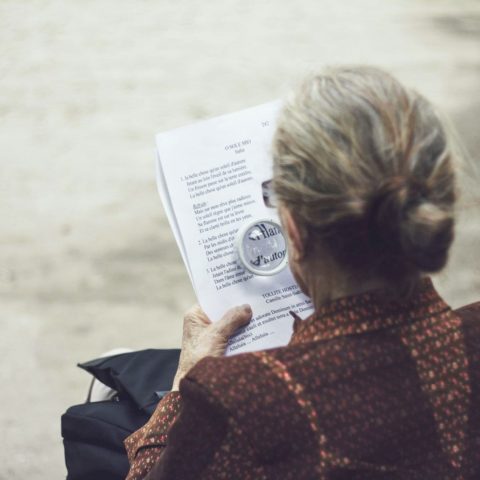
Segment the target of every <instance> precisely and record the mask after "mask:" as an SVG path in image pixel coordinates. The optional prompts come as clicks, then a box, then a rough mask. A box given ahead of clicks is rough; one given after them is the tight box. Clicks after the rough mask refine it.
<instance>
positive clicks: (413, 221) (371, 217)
mask: <svg viewBox="0 0 480 480" xmlns="http://www.w3.org/2000/svg"><path fill="white" fill-rule="evenodd" d="M367 217H368V224H369V229H370V234H371V238H372V241H373V244H374V247H376V248H377V249H380V252H379V253H380V254H383V255H385V256H386V257H388V256H390V257H392V258H393V257H396V258H398V257H403V258H404V259H405V260H407V261H408V262H410V263H411V264H413V265H414V266H416V267H417V268H418V269H419V270H421V271H424V272H436V271H439V270H441V269H442V268H443V267H444V266H445V264H446V262H447V258H448V250H449V247H450V245H451V243H452V240H453V231H454V228H453V227H454V219H453V212H452V211H451V209H445V208H441V207H440V206H438V205H436V204H435V203H433V202H432V201H430V200H429V199H428V190H427V188H426V186H425V185H423V184H422V183H420V182H419V181H418V180H415V179H407V178H404V177H392V178H390V179H389V180H387V181H386V182H385V183H384V184H382V185H381V186H380V188H379V189H378V190H377V192H376V194H375V196H374V197H373V198H372V200H371V202H370V208H369V212H368V213H367Z"/></svg>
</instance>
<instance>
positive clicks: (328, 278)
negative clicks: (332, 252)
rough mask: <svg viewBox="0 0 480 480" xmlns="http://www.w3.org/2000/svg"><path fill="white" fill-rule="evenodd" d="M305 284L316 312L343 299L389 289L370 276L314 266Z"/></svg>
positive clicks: (384, 282) (306, 277)
mask: <svg viewBox="0 0 480 480" xmlns="http://www.w3.org/2000/svg"><path fill="white" fill-rule="evenodd" d="M303 277H304V284H305V285H306V290H308V291H307V292H305V293H307V295H308V296H309V297H310V299H311V300H312V302H313V305H314V307H315V310H317V309H318V308H319V307H320V306H321V305H323V304H324V303H326V302H330V301H332V300H336V299H338V298H342V297H349V296H352V295H358V294H361V293H365V292H368V291H371V290H378V289H385V288H387V287H388V285H387V282H386V281H385V280H382V279H379V278H368V276H365V277H362V276H354V275H352V274H348V273H345V272H343V271H340V270H338V269H337V268H331V269H326V270H324V269H317V268H314V266H312V268H310V269H309V271H307V272H304V276H303Z"/></svg>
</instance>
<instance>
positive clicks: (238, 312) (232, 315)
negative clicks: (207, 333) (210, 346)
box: [216, 304, 252, 338]
mask: <svg viewBox="0 0 480 480" xmlns="http://www.w3.org/2000/svg"><path fill="white" fill-rule="evenodd" d="M251 319H252V309H251V307H250V305H246V304H245V305H241V306H239V307H234V308H231V309H230V310H227V312H226V313H225V315H224V316H223V317H222V318H221V319H220V320H219V321H218V322H217V323H216V328H217V329H218V332H219V333H220V334H221V335H222V336H224V337H225V338H230V336H231V335H232V334H233V333H234V332H235V330H237V329H238V328H240V327H243V326H244V325H246V324H247V323H248V322H250V320H251Z"/></svg>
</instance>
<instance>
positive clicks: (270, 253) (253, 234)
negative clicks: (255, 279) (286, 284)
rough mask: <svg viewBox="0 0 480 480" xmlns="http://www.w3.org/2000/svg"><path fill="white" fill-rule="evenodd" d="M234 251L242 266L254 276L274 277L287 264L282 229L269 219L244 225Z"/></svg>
mask: <svg viewBox="0 0 480 480" xmlns="http://www.w3.org/2000/svg"><path fill="white" fill-rule="evenodd" d="M236 250H237V253H238V258H239V260H240V263H241V264H242V266H243V267H244V268H245V269H246V270H248V271H249V272H251V273H253V274H255V275H275V274H277V273H279V272H281V271H282V270H283V269H284V268H285V267H286V266H287V264H288V257H287V241H286V239H285V235H284V234H283V230H282V227H281V226H280V224H279V223H278V222H276V221H275V220H272V219H269V218H264V219H261V220H255V221H254V222H251V223H247V224H246V225H244V226H243V227H242V228H241V229H240V230H239V231H238V234H237V239H236Z"/></svg>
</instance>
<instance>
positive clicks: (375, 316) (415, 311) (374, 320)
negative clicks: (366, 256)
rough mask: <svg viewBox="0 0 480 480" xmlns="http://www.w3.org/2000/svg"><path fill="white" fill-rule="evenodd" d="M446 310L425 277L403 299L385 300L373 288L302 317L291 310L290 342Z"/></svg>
mask: <svg viewBox="0 0 480 480" xmlns="http://www.w3.org/2000/svg"><path fill="white" fill-rule="evenodd" d="M449 309H450V308H449V306H448V305H447V304H446V303H445V302H444V301H443V300H442V298H441V297H440V296H439V295H438V293H437V291H436V290H435V288H434V286H433V283H432V281H431V280H430V278H424V279H422V280H421V281H420V282H419V284H418V286H417V288H416V289H415V291H414V292H413V294H412V295H411V296H410V297H409V298H408V299H406V300H402V301H398V300H397V301H393V300H388V299H387V298H386V294H385V292H384V291H382V290H375V291H371V292H367V293H362V294H359V295H353V296H349V297H343V298H339V299H337V300H333V301H331V302H328V303H325V304H324V305H322V306H321V307H320V308H319V309H318V310H317V311H316V312H314V313H313V314H312V315H311V316H309V317H308V318H306V319H305V320H300V318H299V317H298V316H297V315H296V314H294V313H293V312H291V313H292V315H293V316H294V318H295V321H294V333H293V335H292V337H291V339H290V343H289V345H295V344H298V343H304V342H310V341H316V340H328V339H331V338H335V337H340V336H344V335H354V334H360V333H365V332H371V331H375V330H382V329H386V328H389V327H394V326H399V325H403V324H406V323H409V322H415V321H417V320H421V319H425V318H427V317H430V316H433V315H436V314H438V313H439V312H443V311H447V310H449Z"/></svg>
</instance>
